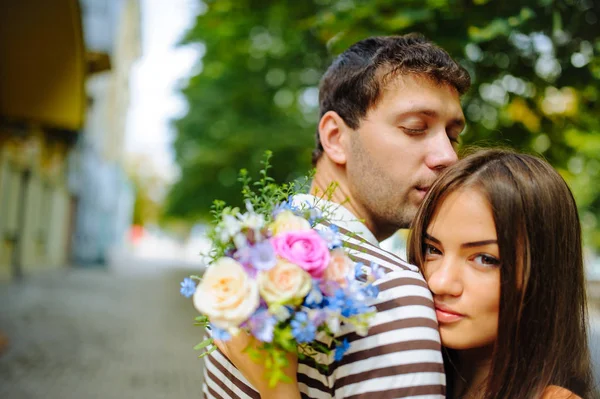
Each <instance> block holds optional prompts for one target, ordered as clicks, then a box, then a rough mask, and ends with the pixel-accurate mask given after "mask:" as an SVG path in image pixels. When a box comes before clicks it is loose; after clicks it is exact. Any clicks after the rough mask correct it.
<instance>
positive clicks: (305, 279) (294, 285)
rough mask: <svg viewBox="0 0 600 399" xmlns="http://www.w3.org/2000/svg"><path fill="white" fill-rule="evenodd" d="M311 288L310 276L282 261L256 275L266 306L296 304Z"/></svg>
mask: <svg viewBox="0 0 600 399" xmlns="http://www.w3.org/2000/svg"><path fill="white" fill-rule="evenodd" d="M311 287H312V279H311V277H310V274H308V273H307V272H305V271H304V270H302V269H301V268H300V267H298V266H297V265H294V264H293V263H290V262H288V261H286V260H284V259H278V260H277V264H276V265H275V266H274V267H273V268H271V269H270V270H268V271H264V272H261V273H260V274H259V275H258V289H259V291H260V295H261V296H262V297H263V299H264V300H265V301H267V304H269V305H273V304H284V303H289V302H293V303H297V302H301V301H302V299H304V297H305V296H306V295H307V294H308V292H309V291H310V289H311Z"/></svg>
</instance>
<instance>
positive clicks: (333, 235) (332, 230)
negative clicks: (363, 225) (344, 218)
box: [319, 224, 342, 250]
mask: <svg viewBox="0 0 600 399" xmlns="http://www.w3.org/2000/svg"><path fill="white" fill-rule="evenodd" d="M319 234H320V235H321V237H322V238H323V239H324V240H325V241H327V246H328V247H329V249H330V250H332V249H335V248H339V247H341V246H342V238H341V236H340V233H339V228H338V227H337V226H336V225H335V224H332V225H330V226H328V227H326V228H324V229H321V230H320V231H319Z"/></svg>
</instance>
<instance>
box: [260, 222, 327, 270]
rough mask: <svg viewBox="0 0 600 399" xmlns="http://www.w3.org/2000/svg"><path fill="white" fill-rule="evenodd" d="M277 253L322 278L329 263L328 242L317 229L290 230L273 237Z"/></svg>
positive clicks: (272, 240)
mask: <svg viewBox="0 0 600 399" xmlns="http://www.w3.org/2000/svg"><path fill="white" fill-rule="evenodd" d="M271 242H272V243H273V247H274V248H275V253H276V254H277V255H278V256H280V257H282V258H283V259H286V260H288V261H290V262H292V263H293V264H295V265H298V266H300V268H301V269H303V270H305V271H306V272H308V274H310V275H311V276H312V277H313V278H321V277H322V276H323V272H324V271H325V269H326V268H327V265H328V264H329V249H328V248H327V243H326V242H325V240H323V238H321V236H320V235H319V233H317V232H316V231H315V230H312V229H311V230H300V231H290V232H287V233H283V234H278V235H276V236H275V237H273V238H272V239H271Z"/></svg>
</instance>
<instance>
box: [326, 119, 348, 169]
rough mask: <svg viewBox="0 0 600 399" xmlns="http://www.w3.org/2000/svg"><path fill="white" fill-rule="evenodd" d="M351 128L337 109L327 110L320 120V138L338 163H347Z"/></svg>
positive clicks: (328, 155) (329, 154)
mask: <svg viewBox="0 0 600 399" xmlns="http://www.w3.org/2000/svg"><path fill="white" fill-rule="evenodd" d="M350 130H351V129H350V128H349V127H348V125H346V123H345V122H344V120H343V119H342V117H341V116H339V115H338V113H337V112H335V111H327V112H326V113H325V115H323V116H322V117H321V120H320V121H319V138H320V140H321V145H322V146H323V151H324V152H325V154H326V156H327V158H329V159H331V161H332V162H334V163H336V164H339V165H344V164H346V159H347V156H346V155H347V152H346V151H347V148H348V145H349V144H350V141H349V138H350V137H349V133H350Z"/></svg>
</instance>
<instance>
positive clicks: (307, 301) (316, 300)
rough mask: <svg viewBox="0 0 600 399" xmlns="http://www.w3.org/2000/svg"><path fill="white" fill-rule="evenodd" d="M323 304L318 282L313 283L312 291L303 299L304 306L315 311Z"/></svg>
mask: <svg viewBox="0 0 600 399" xmlns="http://www.w3.org/2000/svg"><path fill="white" fill-rule="evenodd" d="M322 303H323V293H322V292H321V290H320V289H319V282H318V281H313V285H312V289H311V290H310V292H309V293H308V295H307V296H306V298H304V306H306V307H308V308H311V309H316V308H318V307H319V306H320V305H321V304H322Z"/></svg>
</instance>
